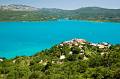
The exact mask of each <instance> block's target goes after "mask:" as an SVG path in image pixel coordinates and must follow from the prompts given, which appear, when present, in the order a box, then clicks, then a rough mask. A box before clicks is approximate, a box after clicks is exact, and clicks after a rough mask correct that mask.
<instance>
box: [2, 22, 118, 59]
mask: <svg viewBox="0 0 120 79" xmlns="http://www.w3.org/2000/svg"><path fill="white" fill-rule="evenodd" d="M73 38H82V39H85V40H87V41H89V42H94V43H98V42H109V43H111V44H120V23H110V22H89V21H75V20H71V21H68V20H60V21H47V22H1V23H0V57H6V58H14V57H16V56H31V55H34V54H36V53H37V52H39V51H41V50H43V49H46V48H50V47H51V46H53V45H55V44H59V43H61V42H63V41H66V40H71V39H73Z"/></svg>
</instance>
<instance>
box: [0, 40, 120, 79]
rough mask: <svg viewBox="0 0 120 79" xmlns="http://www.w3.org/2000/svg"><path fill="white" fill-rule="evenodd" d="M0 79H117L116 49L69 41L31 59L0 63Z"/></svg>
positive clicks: (119, 69)
mask: <svg viewBox="0 0 120 79" xmlns="http://www.w3.org/2000/svg"><path fill="white" fill-rule="evenodd" d="M0 79H120V45H111V44H108V43H98V44H95V43H89V42H87V41H85V40H83V39H73V40H70V41H65V42H63V43H61V44H59V45H55V46H53V47H52V48H50V49H46V50H43V51H41V52H38V53H37V54H36V55H34V56H29V57H28V56H21V57H16V58H14V59H0Z"/></svg>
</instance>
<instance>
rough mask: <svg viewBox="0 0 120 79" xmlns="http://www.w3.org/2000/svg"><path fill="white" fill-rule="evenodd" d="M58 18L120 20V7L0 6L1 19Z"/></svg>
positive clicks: (38, 19) (39, 19)
mask: <svg viewBox="0 0 120 79" xmlns="http://www.w3.org/2000/svg"><path fill="white" fill-rule="evenodd" d="M6 7H7V9H6ZM57 19H69V20H74V19H75V20H93V21H112V22H120V9H105V8H99V7H85V8H80V9H76V10H62V9H56V8H51V9H47V8H43V9H38V8H34V7H30V6H25V5H8V6H1V8H0V21H46V20H47V21H48V20H57Z"/></svg>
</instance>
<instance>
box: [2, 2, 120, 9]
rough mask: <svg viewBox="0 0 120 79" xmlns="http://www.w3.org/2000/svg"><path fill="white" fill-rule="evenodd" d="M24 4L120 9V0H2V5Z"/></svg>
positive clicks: (65, 7) (41, 6)
mask: <svg viewBox="0 0 120 79" xmlns="http://www.w3.org/2000/svg"><path fill="white" fill-rule="evenodd" d="M5 4H24V5H29V6H33V7H37V8H59V9H67V10H72V9H78V8H81V7H102V8H111V9H118V8H119V9H120V0H0V5H5Z"/></svg>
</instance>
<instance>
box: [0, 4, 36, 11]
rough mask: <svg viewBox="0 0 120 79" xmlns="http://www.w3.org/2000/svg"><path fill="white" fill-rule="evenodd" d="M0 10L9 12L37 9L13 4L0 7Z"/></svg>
mask: <svg viewBox="0 0 120 79" xmlns="http://www.w3.org/2000/svg"><path fill="white" fill-rule="evenodd" d="M0 9H1V10H11V11H35V10H38V8H35V7H31V6H26V5H15V4H10V5H1V6H0Z"/></svg>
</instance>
